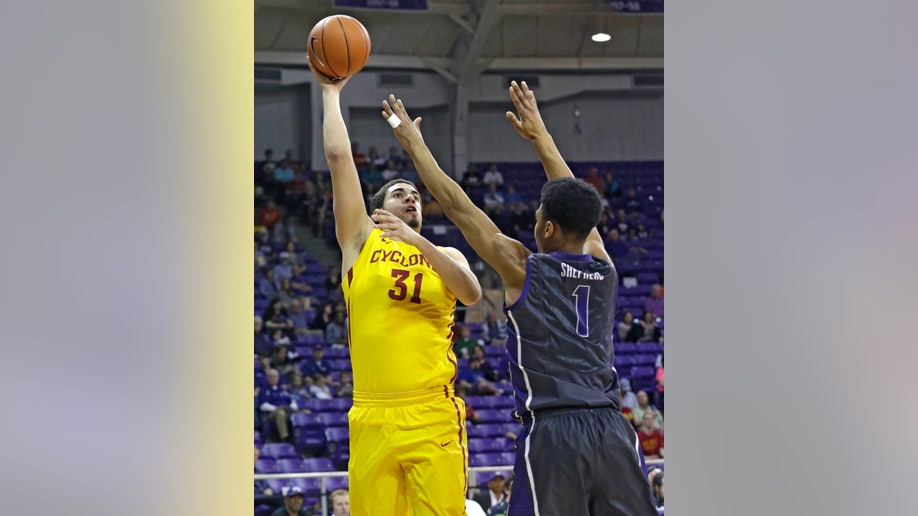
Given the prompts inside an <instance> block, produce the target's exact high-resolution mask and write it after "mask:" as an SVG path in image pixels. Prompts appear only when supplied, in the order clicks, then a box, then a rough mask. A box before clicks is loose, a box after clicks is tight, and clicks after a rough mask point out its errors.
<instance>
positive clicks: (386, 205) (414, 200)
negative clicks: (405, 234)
mask: <svg viewBox="0 0 918 516" xmlns="http://www.w3.org/2000/svg"><path fill="white" fill-rule="evenodd" d="M383 209H384V210H386V211H388V212H390V213H392V214H393V215H395V216H396V217H398V218H400V219H402V220H403V221H405V224H408V227H410V228H411V229H413V230H415V231H420V230H421V222H422V217H421V194H419V193H418V191H417V190H415V189H414V187H412V186H411V185H409V184H408V183H396V184H394V185H392V186H391V187H389V191H387V192H386V197H385V199H384V200H383Z"/></svg>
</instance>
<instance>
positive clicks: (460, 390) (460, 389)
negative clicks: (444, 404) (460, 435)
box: [455, 383, 481, 426]
mask: <svg viewBox="0 0 918 516" xmlns="http://www.w3.org/2000/svg"><path fill="white" fill-rule="evenodd" d="M455 392H456V397H457V398H462V401H464V402H465V424H466V426H468V425H473V424H475V425H477V424H478V423H481V416H480V415H478V413H477V412H475V407H474V406H472V404H471V403H470V402H469V400H468V390H467V389H466V388H465V386H464V385H462V384H461V383H457V384H456V387H455Z"/></svg>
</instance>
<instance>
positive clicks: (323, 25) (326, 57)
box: [322, 19, 338, 78]
mask: <svg viewBox="0 0 918 516" xmlns="http://www.w3.org/2000/svg"><path fill="white" fill-rule="evenodd" d="M329 21H331V20H329V19H326V20H325V23H323V24H322V57H324V58H325V66H327V67H328V70H329V71H330V72H331V73H332V75H333V76H338V73H337V72H335V69H334V68H332V65H331V60H330V59H328V52H326V51H325V30H326V29H328V22H329ZM333 78H334V77H333Z"/></svg>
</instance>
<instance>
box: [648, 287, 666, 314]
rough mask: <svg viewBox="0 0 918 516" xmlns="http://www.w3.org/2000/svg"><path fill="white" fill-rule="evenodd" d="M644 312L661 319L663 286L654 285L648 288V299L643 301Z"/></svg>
mask: <svg viewBox="0 0 918 516" xmlns="http://www.w3.org/2000/svg"><path fill="white" fill-rule="evenodd" d="M644 310H645V311H647V312H653V313H655V314H656V315H658V316H660V317H663V286H662V285H660V284H656V285H654V286H652V287H650V297H648V298H647V300H646V301H644Z"/></svg>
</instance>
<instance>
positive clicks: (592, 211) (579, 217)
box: [542, 177, 602, 238]
mask: <svg viewBox="0 0 918 516" xmlns="http://www.w3.org/2000/svg"><path fill="white" fill-rule="evenodd" d="M601 214H602V199H601V198H600V197H599V192H597V191H596V187H594V186H593V185H591V184H588V183H585V182H583V181H581V180H580V179H576V178H573V177H563V178H560V179H552V180H551V181H549V182H547V183H545V186H543V187H542V217H543V218H544V219H545V220H551V221H553V222H554V223H555V224H557V225H558V226H559V227H560V228H561V230H562V231H564V232H565V233H567V234H569V235H572V236H575V237H578V238H586V236H587V235H588V234H590V231H591V230H592V229H593V228H594V227H596V224H598V223H599V217H600V215H601Z"/></svg>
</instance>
